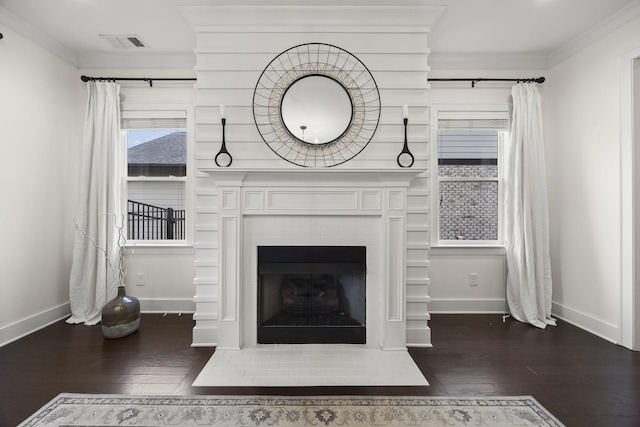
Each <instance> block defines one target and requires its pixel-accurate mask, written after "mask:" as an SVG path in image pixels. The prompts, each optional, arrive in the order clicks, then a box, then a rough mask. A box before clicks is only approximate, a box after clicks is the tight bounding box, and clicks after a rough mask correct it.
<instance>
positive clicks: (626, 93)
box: [618, 46, 640, 349]
mask: <svg viewBox="0 0 640 427" xmlns="http://www.w3.org/2000/svg"><path fill="white" fill-rule="evenodd" d="M636 58H640V46H639V47H636V48H634V49H631V50H629V51H627V52H625V53H623V54H622V55H620V58H619V79H620V331H619V333H620V336H619V338H618V340H619V342H620V345H622V346H624V347H626V348H629V349H633V348H637V347H638V345H639V344H640V343H637V342H634V341H635V339H634V338H635V335H634V334H636V331H635V327H636V326H635V317H636V310H637V309H638V307H635V293H636V284H635V239H636V237H635V230H634V216H635V209H634V175H635V173H634V167H635V165H634V147H633V145H634V141H633V139H634V138H633V117H634V112H633V61H634V59H636Z"/></svg>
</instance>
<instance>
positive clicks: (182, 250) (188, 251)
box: [124, 242, 195, 255]
mask: <svg viewBox="0 0 640 427" xmlns="http://www.w3.org/2000/svg"><path fill="white" fill-rule="evenodd" d="M124 252H125V254H126V255H192V254H194V253H195V250H194V248H193V245H192V244H188V243H147V242H144V243H136V244H133V243H128V244H127V245H126V246H125V248H124Z"/></svg>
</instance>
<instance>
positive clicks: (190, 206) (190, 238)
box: [121, 101, 196, 253]
mask: <svg viewBox="0 0 640 427" xmlns="http://www.w3.org/2000/svg"><path fill="white" fill-rule="evenodd" d="M121 114H122V115H123V116H124V117H143V116H144V115H145V114H147V116H148V117H149V118H153V117H154V115H155V114H158V115H159V116H160V117H162V118H166V117H176V118H183V116H182V114H184V115H185V117H186V126H185V130H186V132H187V141H186V142H187V176H186V177H173V178H171V177H162V178H157V177H148V178H144V179H142V178H138V177H131V178H130V177H128V176H126V175H125V176H123V184H124V185H126V183H128V182H129V181H174V182H175V181H178V182H182V181H184V182H185V215H186V218H185V220H186V227H185V239H183V240H175V241H170V240H162V241H158V242H157V246H158V247H162V248H166V247H168V246H169V247H190V246H191V245H192V244H193V242H194V235H195V224H194V223H195V176H196V156H195V132H196V128H195V107H194V105H193V103H191V102H175V103H174V102H170V101H168V102H159V103H152V102H146V103H137V102H123V103H122V107H121ZM123 131H126V130H125V129H123ZM123 143H125V144H126V141H123ZM124 161H125V162H126V161H127V159H126V158H125V159H124ZM123 170H124V171H127V164H126V163H125V165H124V169H123ZM127 194H128V192H127V191H123V192H122V206H127ZM133 246H135V248H136V249H135V251H137V250H138V248H140V247H142V246H146V247H147V248H150V247H152V246H156V244H154V242H153V241H151V240H133V241H130V242H128V244H127V247H128V248H131V247H133ZM128 252H129V253H131V252H132V249H128Z"/></svg>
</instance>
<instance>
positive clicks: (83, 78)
mask: <svg viewBox="0 0 640 427" xmlns="http://www.w3.org/2000/svg"><path fill="white" fill-rule="evenodd" d="M80 80H82V81H83V82H85V83H86V82H88V81H89V80H91V79H90V78H89V77H87V76H80Z"/></svg>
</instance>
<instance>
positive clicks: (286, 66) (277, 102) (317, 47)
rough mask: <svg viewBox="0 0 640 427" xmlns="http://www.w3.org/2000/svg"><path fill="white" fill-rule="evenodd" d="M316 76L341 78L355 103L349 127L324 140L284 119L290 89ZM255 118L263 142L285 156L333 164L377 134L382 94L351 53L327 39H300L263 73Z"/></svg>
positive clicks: (305, 162)
mask: <svg viewBox="0 0 640 427" xmlns="http://www.w3.org/2000/svg"><path fill="white" fill-rule="evenodd" d="M311 75H320V76H325V77H329V78H331V79H333V80H334V81H336V82H338V83H339V84H340V85H342V87H343V88H344V89H345V91H346V92H347V94H348V95H349V98H350V99H351V104H352V106H353V110H352V111H353V113H352V116H351V123H350V124H349V126H348V128H347V130H346V131H345V132H344V133H343V134H342V135H341V136H340V137H339V138H337V139H336V140H334V141H331V142H329V143H325V144H312V143H308V142H304V141H302V140H301V139H299V138H297V137H296V136H294V135H293V134H292V133H291V132H290V131H289V130H288V129H287V127H286V126H285V124H284V122H283V120H282V115H281V104H282V100H283V97H284V94H285V92H286V91H287V90H288V89H289V88H290V87H291V85H293V84H295V83H296V82H297V81H298V80H300V79H302V78H304V77H307V76H311ZM253 118H254V121H255V123H256V126H257V128H258V132H260V135H261V136H262V139H263V140H264V142H265V143H266V144H267V145H268V146H269V148H271V150H273V152H274V153H276V154H277V155H278V156H280V157H281V158H283V159H284V160H286V161H288V162H290V163H293V164H295V165H298V166H304V167H332V166H337V165H339V164H342V163H344V162H347V161H349V160H351V159H352V158H354V157H355V156H356V155H358V154H359V153H360V152H361V151H362V150H363V149H364V148H365V147H366V146H367V144H368V143H369V141H371V138H373V135H374V134H375V131H376V129H377V127H378V123H379V121H380V93H379V91H378V86H377V85H376V82H375V80H374V78H373V76H372V75H371V72H370V71H369V69H368V68H367V67H366V66H365V65H364V64H363V63H362V62H361V61H360V60H359V59H358V58H356V57H355V56H354V55H352V54H351V53H349V52H347V51H346V50H344V49H341V48H339V47H337V46H333V45H330V44H325V43H307V44H301V45H298V46H294V47H292V48H290V49H288V50H286V51H284V52H282V53H281V54H279V55H278V56H276V57H275V58H274V59H273V60H272V61H271V62H270V63H269V64H268V65H267V67H266V68H265V69H264V71H263V72H262V74H261V75H260V78H259V79H258V83H257V84H256V88H255V91H254V95H253Z"/></svg>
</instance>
